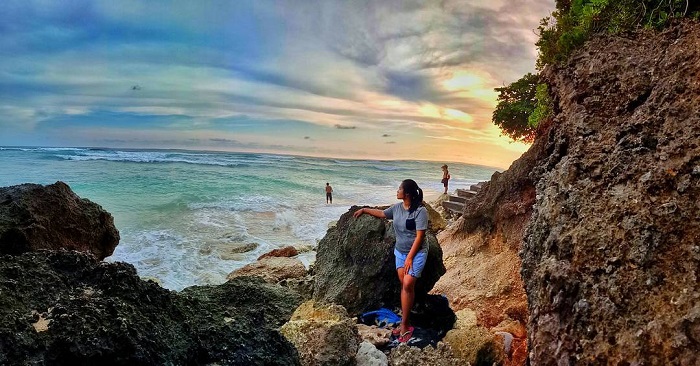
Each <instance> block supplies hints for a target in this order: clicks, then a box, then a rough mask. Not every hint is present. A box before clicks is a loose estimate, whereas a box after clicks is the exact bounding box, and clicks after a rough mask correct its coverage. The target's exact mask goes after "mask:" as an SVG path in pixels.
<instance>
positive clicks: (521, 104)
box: [493, 73, 539, 142]
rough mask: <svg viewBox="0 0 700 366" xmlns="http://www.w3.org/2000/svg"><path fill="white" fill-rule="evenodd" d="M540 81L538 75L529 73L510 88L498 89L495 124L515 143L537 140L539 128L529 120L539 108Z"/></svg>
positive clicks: (509, 86)
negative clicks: (537, 96)
mask: <svg viewBox="0 0 700 366" xmlns="http://www.w3.org/2000/svg"><path fill="white" fill-rule="evenodd" d="M538 80H539V77H538V76H537V75H533V74H530V73H528V74H527V75H525V76H523V77H522V78H521V79H520V80H518V81H516V82H514V83H512V84H510V85H508V86H505V87H503V88H496V91H497V92H498V93H499V94H498V105H497V106H496V110H494V111H493V123H495V124H496V125H497V126H498V127H500V128H501V131H503V134H505V135H506V136H508V137H510V138H512V139H513V140H514V141H523V142H532V141H533V140H534V139H535V127H537V126H531V125H530V123H529V121H528V120H529V118H530V114H532V112H533V111H534V110H535V108H536V107H537V100H536V99H535V96H536V94H537V82H538Z"/></svg>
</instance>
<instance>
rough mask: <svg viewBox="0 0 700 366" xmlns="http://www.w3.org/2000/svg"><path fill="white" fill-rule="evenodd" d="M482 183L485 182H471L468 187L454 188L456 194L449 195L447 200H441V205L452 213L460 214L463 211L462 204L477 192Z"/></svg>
mask: <svg viewBox="0 0 700 366" xmlns="http://www.w3.org/2000/svg"><path fill="white" fill-rule="evenodd" d="M484 183H486V182H479V183H477V184H472V185H470V186H469V189H459V188H458V189H456V190H455V193H456V194H454V195H452V194H451V195H449V196H448V197H447V200H446V201H443V202H442V207H443V208H444V209H445V210H447V211H449V212H450V213H452V214H457V215H461V214H462V212H464V206H465V205H466V204H467V202H468V201H469V200H470V199H472V197H474V196H476V194H477V193H479V190H481V187H482V186H483V185H484Z"/></svg>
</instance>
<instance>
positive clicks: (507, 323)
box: [491, 319, 527, 338]
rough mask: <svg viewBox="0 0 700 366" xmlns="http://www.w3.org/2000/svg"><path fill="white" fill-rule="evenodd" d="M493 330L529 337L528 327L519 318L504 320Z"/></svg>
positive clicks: (516, 336) (492, 329)
mask: <svg viewBox="0 0 700 366" xmlns="http://www.w3.org/2000/svg"><path fill="white" fill-rule="evenodd" d="M491 331H492V332H495V333H497V332H507V333H510V334H512V335H513V337H515V338H525V337H527V329H526V328H525V325H523V324H522V323H520V322H519V321H517V320H513V319H506V320H504V321H502V322H501V323H500V324H498V325H497V326H495V327H493V328H491Z"/></svg>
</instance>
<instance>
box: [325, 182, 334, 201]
mask: <svg viewBox="0 0 700 366" xmlns="http://www.w3.org/2000/svg"><path fill="white" fill-rule="evenodd" d="M326 203H333V187H331V185H330V184H328V182H326Z"/></svg>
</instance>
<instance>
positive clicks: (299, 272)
mask: <svg viewBox="0 0 700 366" xmlns="http://www.w3.org/2000/svg"><path fill="white" fill-rule="evenodd" d="M241 276H259V277H262V278H263V279H265V280H266V281H267V282H270V283H277V282H279V281H281V280H284V279H288V278H302V277H304V276H306V267H304V263H302V262H301V261H300V260H298V259H294V258H286V257H267V258H263V259H261V260H258V261H257V262H253V263H251V264H248V265H245V266H243V267H242V268H239V269H237V270H235V271H233V272H231V273H229V275H228V276H227V277H226V279H228V280H230V279H233V278H236V277H241Z"/></svg>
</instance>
